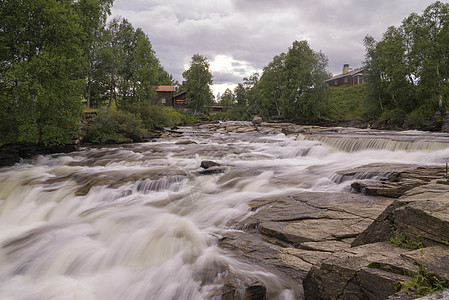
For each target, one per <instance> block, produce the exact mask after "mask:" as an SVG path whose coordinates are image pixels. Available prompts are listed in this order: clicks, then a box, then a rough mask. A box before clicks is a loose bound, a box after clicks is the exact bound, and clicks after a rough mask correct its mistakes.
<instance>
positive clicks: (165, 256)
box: [0, 128, 449, 300]
mask: <svg viewBox="0 0 449 300" xmlns="http://www.w3.org/2000/svg"><path fill="white" fill-rule="evenodd" d="M182 130H183V131H184V134H183V137H182V138H178V139H173V138H172V139H160V140H158V141H156V142H151V143H142V144H133V145H120V146H111V147H103V148H85V149H82V150H81V151H78V152H74V153H70V154H56V155H49V156H40V157H37V158H36V159H34V160H31V161H24V162H22V163H20V164H17V165H15V166H13V167H7V168H2V169H0V298H1V299H37V300H39V299H45V300H46V299H83V300H88V299H220V298H221V294H220V289H221V287H222V285H223V280H224V279H223V278H225V277H226V274H229V273H232V274H236V275H237V277H238V278H240V279H241V280H243V281H244V278H252V280H253V279H254V278H256V279H258V280H259V281H261V282H263V283H264V285H265V286H267V288H268V291H269V293H271V294H269V296H270V298H273V299H291V298H292V297H293V296H292V293H291V292H290V291H289V290H282V289H280V288H279V287H281V286H282V282H280V279H279V278H277V277H276V276H275V275H273V274H270V273H269V272H267V271H265V270H263V269H261V268H260V267H257V266H255V265H253V264H248V263H245V262H244V261H241V260H239V259H238V258H236V257H235V256H234V255H233V254H232V253H231V252H229V251H228V250H224V249H220V248H219V247H218V246H217V241H218V239H219V238H220V236H221V235H222V234H223V233H224V232H225V231H227V230H233V229H231V228H232V226H231V227H230V224H231V223H230V222H231V220H235V219H244V218H245V217H246V216H248V215H249V214H251V212H250V210H249V209H248V208H249V207H248V202H249V201H251V200H252V199H256V198H260V197H267V196H270V195H282V194H285V195H286V194H289V193H297V192H300V191H317V192H335V191H348V192H349V190H350V183H351V180H344V181H342V180H336V172H338V171H341V170H347V169H351V168H353V167H358V166H362V165H366V164H370V163H385V164H397V163H401V164H420V165H439V166H441V165H444V164H445V162H447V161H448V159H449V136H448V135H443V134H429V133H423V132H405V133H384V132H373V131H367V130H365V131H363V130H347V129H334V130H333V131H334V133H333V134H330V133H323V134H318V135H299V136H296V135H295V136H285V135H283V134H281V133H279V132H272V133H270V134H260V133H251V134H248V133H246V134H245V133H242V134H238V133H226V132H209V131H207V130H199V129H193V128H182ZM185 139H189V140H190V141H194V142H195V143H190V144H186V143H176V142H178V141H179V140H185ZM203 160H213V161H215V162H217V163H220V164H221V165H222V166H223V167H220V168H222V169H220V171H224V173H216V174H211V175H202V174H200V173H199V172H200V171H201V170H202V169H201V168H200V163H201V161H203ZM244 284H245V283H244V282H243V283H242V286H243V285H244Z"/></svg>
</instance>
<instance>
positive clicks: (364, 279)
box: [219, 165, 449, 300]
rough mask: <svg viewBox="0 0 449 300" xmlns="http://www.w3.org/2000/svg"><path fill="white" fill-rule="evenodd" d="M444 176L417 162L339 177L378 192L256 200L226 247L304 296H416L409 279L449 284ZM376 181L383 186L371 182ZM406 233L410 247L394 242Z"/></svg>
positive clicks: (448, 201) (448, 197) (448, 191)
mask: <svg viewBox="0 0 449 300" xmlns="http://www.w3.org/2000/svg"><path fill="white" fill-rule="evenodd" d="M387 170H388V172H387ZM443 176H444V170H443V169H442V168H439V167H429V168H421V167H418V166H410V165H389V166H385V165H377V166H375V165H370V166H364V167H359V168H356V169H354V170H348V171H344V172H340V174H339V178H337V179H336V180H341V181H344V180H354V179H356V181H355V182H359V183H361V184H362V183H363V184H365V185H366V186H367V187H368V186H369V188H370V189H371V191H372V192H371V193H370V192H368V193H365V194H361V193H319V192H304V193H300V194H293V195H285V196H279V197H268V198H260V199H256V200H253V201H251V202H250V203H249V205H250V209H251V211H252V213H251V214H250V216H249V217H246V218H245V219H243V220H240V221H239V220H236V221H233V222H232V223H231V224H230V226H231V227H233V228H235V229H236V231H233V232H230V233H227V234H225V235H224V236H223V237H222V238H221V240H220V242H219V245H220V246H221V247H223V248H226V249H231V250H233V251H234V252H235V253H236V255H237V256H239V257H242V258H243V259H244V260H246V261H249V262H250V263H254V264H257V265H259V266H261V267H263V268H264V269H266V270H268V271H270V272H272V273H274V274H278V276H279V277H280V278H282V279H283V282H284V284H285V288H287V289H290V290H292V291H294V295H295V297H296V299H302V298H306V299H387V298H389V297H390V298H389V299H401V300H405V299H411V297H413V295H414V292H413V291H410V290H408V289H407V288H408V287H409V282H410V281H411V280H412V278H413V277H414V276H416V275H417V274H421V276H424V275H423V270H426V272H429V273H428V274H431V275H432V276H433V275H435V276H437V278H441V279H449V276H448V273H449V267H448V266H449V261H448V260H449V247H447V246H446V244H448V243H449V217H448V216H449V185H445V184H439V183H437V182H440V181H441V179H442V178H443ZM376 177H377V181H378V185H374V184H371V185H368V184H367V183H371V182H375V181H376V180H375V179H374V178H376ZM357 178H359V179H357ZM367 178H368V179H367ZM370 178H371V179H370ZM379 178H381V179H379ZM379 182H380V183H379ZM364 191H365V192H366V189H365V190H364ZM374 191H376V192H374ZM380 195H383V196H380ZM398 235H399V236H400V237H401V238H404V239H406V240H404V244H403V245H400V246H403V247H397V246H398V245H396V246H393V245H392V244H391V243H389V240H390V239H391V238H395V237H396V238H397V236H398ZM411 246H413V247H414V249H416V248H420V247H426V248H423V249H416V250H412V251H410V249H407V247H409V248H410V247H411ZM302 283H303V285H302Z"/></svg>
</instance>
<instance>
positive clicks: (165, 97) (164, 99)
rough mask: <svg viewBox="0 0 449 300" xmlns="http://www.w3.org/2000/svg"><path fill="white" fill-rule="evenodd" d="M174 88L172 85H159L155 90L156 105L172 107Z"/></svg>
mask: <svg viewBox="0 0 449 300" xmlns="http://www.w3.org/2000/svg"><path fill="white" fill-rule="evenodd" d="M174 97H175V87H174V86H173V85H160V86H158V87H157V88H156V103H162V104H163V105H165V106H170V107H174V103H173V98H174Z"/></svg>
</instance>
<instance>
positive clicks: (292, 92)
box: [248, 41, 330, 120]
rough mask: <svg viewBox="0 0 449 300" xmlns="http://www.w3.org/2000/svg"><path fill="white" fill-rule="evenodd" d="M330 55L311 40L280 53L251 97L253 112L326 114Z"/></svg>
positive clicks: (304, 115) (300, 115)
mask: <svg viewBox="0 0 449 300" xmlns="http://www.w3.org/2000/svg"><path fill="white" fill-rule="evenodd" d="M326 67H327V58H326V56H325V55H324V54H322V53H321V52H319V53H317V52H315V51H313V50H312V49H311V48H310V47H309V45H308V43H307V41H301V42H298V41H295V42H293V45H292V47H290V48H289V50H288V52H287V53H281V54H280V55H276V56H275V57H274V58H273V60H272V61H271V62H270V63H269V64H268V65H267V66H266V67H264V69H263V73H262V75H261V76H260V79H259V80H258V81H257V82H256V83H255V84H254V88H252V89H251V93H252V94H253V99H252V100H250V99H249V98H248V104H249V108H250V110H251V112H254V113H256V114H259V115H261V116H263V117H265V118H269V117H272V116H281V117H284V118H288V119H292V120H311V119H317V118H320V117H321V115H322V114H323V113H325V109H326V102H327V100H328V97H329V95H330V90H329V87H328V85H327V84H326V82H325V80H326V79H327V78H329V77H330V74H329V73H328V72H327V71H326Z"/></svg>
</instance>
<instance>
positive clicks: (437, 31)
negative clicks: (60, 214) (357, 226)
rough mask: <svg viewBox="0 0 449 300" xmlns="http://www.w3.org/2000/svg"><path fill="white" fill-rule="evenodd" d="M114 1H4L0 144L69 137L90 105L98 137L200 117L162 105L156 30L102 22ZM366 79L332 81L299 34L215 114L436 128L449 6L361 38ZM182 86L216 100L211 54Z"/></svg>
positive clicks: (49, 142)
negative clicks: (330, 83)
mask: <svg viewBox="0 0 449 300" xmlns="http://www.w3.org/2000/svg"><path fill="white" fill-rule="evenodd" d="M112 5H113V0H64V1H57V0H14V1H13V0H5V1H2V2H1V3H0V32H1V33H2V34H1V37H0V146H1V145H6V144H13V143H36V144H42V145H44V146H46V147H52V146H57V145H65V144H70V143H72V142H73V139H74V138H76V137H77V136H78V134H79V129H80V119H81V117H82V114H83V110H84V111H89V110H91V109H95V110H96V111H98V114H99V117H98V120H97V123H96V125H95V126H94V127H93V128H94V130H92V132H91V133H90V134H88V138H90V141H91V142H97V143H103V142H123V141H127V140H129V137H130V136H133V137H137V138H133V140H138V139H139V138H140V137H141V136H142V135H144V134H145V132H148V131H149V130H152V129H155V128H160V127H163V126H176V125H177V124H182V123H188V122H192V121H194V119H192V118H191V117H189V116H186V115H185V114H183V113H181V112H177V111H174V110H172V109H170V108H164V107H162V106H157V103H155V99H156V97H155V96H156V93H155V86H158V85H178V83H177V82H175V80H174V79H173V76H172V75H170V74H168V72H167V71H165V70H164V68H163V66H162V65H161V63H160V61H159V59H158V58H157V56H156V53H155V51H154V50H153V48H152V45H151V42H150V39H149V37H148V36H147V35H146V34H145V33H144V32H143V31H142V29H140V28H134V27H133V25H132V24H131V23H130V22H129V21H128V20H126V19H123V18H113V19H112V20H110V21H109V22H108V21H107V19H108V16H109V15H110V9H111V7H112ZM363 42H364V45H365V48H366V59H365V62H364V69H365V74H366V83H364V84H362V85H359V86H353V87H342V88H334V87H332V88H331V87H329V86H328V84H327V83H326V82H325V81H326V80H327V79H329V78H330V77H331V74H330V73H329V72H328V70H327V64H328V59H327V57H326V55H325V54H324V53H322V52H316V51H314V50H313V49H311V48H310V46H309V44H308V42H307V41H294V42H293V43H292V46H291V47H290V48H289V49H288V50H287V51H286V52H285V53H281V54H279V55H276V56H275V57H274V58H273V59H272V60H271V61H270V62H269V63H268V64H267V65H266V66H265V67H264V68H263V70H262V72H260V73H255V74H253V75H251V76H248V77H247V78H244V79H243V81H242V83H240V84H238V85H237V87H236V88H235V89H234V90H233V91H231V90H229V89H228V90H227V91H226V92H225V93H224V94H223V95H222V96H221V97H220V99H217V101H218V102H219V103H220V104H221V105H222V106H223V108H224V111H223V112H220V113H214V114H210V115H207V114H206V118H209V119H223V120H250V119H251V118H252V117H253V116H255V115H258V116H261V117H263V118H264V120H270V119H282V120H288V121H292V122H297V123H314V124H315V123H320V124H338V123H339V122H345V121H356V122H361V123H364V124H369V126H375V127H379V128H382V127H385V128H390V129H435V128H438V126H441V125H440V122H441V117H442V115H443V114H444V113H445V112H446V111H447V110H448V105H449V46H448V45H449V4H447V3H442V2H440V1H438V2H435V3H434V4H432V5H430V6H428V7H427V8H426V9H425V11H424V12H423V13H422V14H416V13H414V14H411V15H410V16H408V17H406V18H405V19H404V20H403V21H402V23H401V25H400V26H398V27H389V28H387V29H386V31H385V33H384V35H383V37H382V39H381V40H379V41H376V40H375V39H374V38H373V37H371V36H370V35H367V36H366V37H365V39H364V41H363ZM183 76H184V78H185V81H184V82H183V83H182V84H181V85H180V86H179V90H183V91H187V96H188V101H189V103H190V105H191V107H192V112H193V113H197V114H198V113H206V110H205V107H206V106H207V105H210V104H212V103H213V95H212V93H211V89H210V86H211V84H212V82H213V81H212V80H213V78H212V75H211V72H210V71H209V63H208V62H207V58H205V57H204V56H202V55H200V54H194V55H193V57H192V61H191V64H190V68H189V69H188V70H186V71H185V72H184V73H183Z"/></svg>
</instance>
